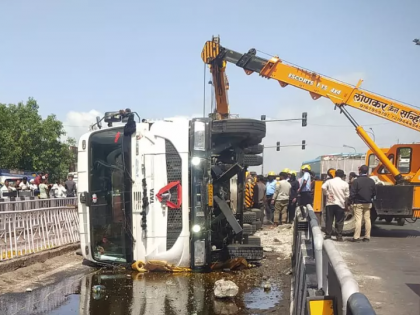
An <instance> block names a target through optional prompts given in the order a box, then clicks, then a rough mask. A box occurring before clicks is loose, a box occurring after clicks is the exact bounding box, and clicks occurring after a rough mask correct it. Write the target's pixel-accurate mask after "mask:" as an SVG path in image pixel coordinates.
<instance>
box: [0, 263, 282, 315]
mask: <svg viewBox="0 0 420 315" xmlns="http://www.w3.org/2000/svg"><path fill="white" fill-rule="evenodd" d="M222 278H225V279H226V280H232V281H234V282H235V283H236V284H237V285H238V287H239V293H238V295H237V296H236V297H235V298H233V299H230V300H220V299H216V298H215V297H214V294H213V288H214V283H215V281H217V280H219V279H222ZM264 285H266V286H267V282H266V281H265V280H263V279H261V278H260V276H256V275H255V274H254V273H252V270H244V271H238V272H230V273H224V272H217V273H216V272H215V273H210V274H196V273H192V274H167V273H147V274H139V273H112V272H100V273H93V274H88V275H79V276H74V277H72V278H67V279H65V280H64V281H62V282H59V283H56V284H54V285H50V286H46V287H42V288H39V289H36V290H34V291H32V292H25V293H19V294H6V295H3V296H1V297H0V310H2V312H1V314H15V315H23V314H31V315H34V314H50V315H58V314H60V315H73V314H79V315H85V314H86V315H107V314H113V315H139V314H152V315H159V314H168V315H169V314H170V315H172V314H174V315H175V314H176V315H184V314H185V315H187V314H188V315H189V314H197V315H198V314H206V315H213V314H260V313H261V312H263V310H269V309H270V308H273V307H274V306H275V305H276V304H277V303H279V302H280V300H281V298H282V292H281V291H280V290H279V288H278V287H277V286H276V285H274V284H271V289H270V290H268V291H267V290H264V288H263V286H264Z"/></svg>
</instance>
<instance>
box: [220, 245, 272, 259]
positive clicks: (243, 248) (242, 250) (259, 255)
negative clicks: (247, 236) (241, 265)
mask: <svg viewBox="0 0 420 315" xmlns="http://www.w3.org/2000/svg"><path fill="white" fill-rule="evenodd" d="M228 251H229V256H230V258H245V259H246V260H247V261H257V260H262V259H263V258H264V252H263V248H262V247H261V246H255V245H251V244H231V245H228Z"/></svg>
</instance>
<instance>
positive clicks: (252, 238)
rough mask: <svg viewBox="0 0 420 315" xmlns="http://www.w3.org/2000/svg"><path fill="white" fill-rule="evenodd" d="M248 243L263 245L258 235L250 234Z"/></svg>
mask: <svg viewBox="0 0 420 315" xmlns="http://www.w3.org/2000/svg"><path fill="white" fill-rule="evenodd" d="M248 245H255V246H261V239H260V238H259V237H258V236H249V237H248Z"/></svg>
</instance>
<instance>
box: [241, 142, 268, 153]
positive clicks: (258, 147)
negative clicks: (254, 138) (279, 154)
mask: <svg viewBox="0 0 420 315" xmlns="http://www.w3.org/2000/svg"><path fill="white" fill-rule="evenodd" d="M263 151H264V146H263V145H262V144H256V145H253V146H250V147H247V148H245V149H244V153H245V154H261V153H263Z"/></svg>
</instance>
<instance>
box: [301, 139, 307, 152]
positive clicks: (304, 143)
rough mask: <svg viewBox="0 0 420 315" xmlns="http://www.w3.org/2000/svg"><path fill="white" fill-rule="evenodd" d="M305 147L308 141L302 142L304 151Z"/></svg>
mask: <svg viewBox="0 0 420 315" xmlns="http://www.w3.org/2000/svg"><path fill="white" fill-rule="evenodd" d="M305 146H306V141H305V140H302V150H305Z"/></svg>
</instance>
